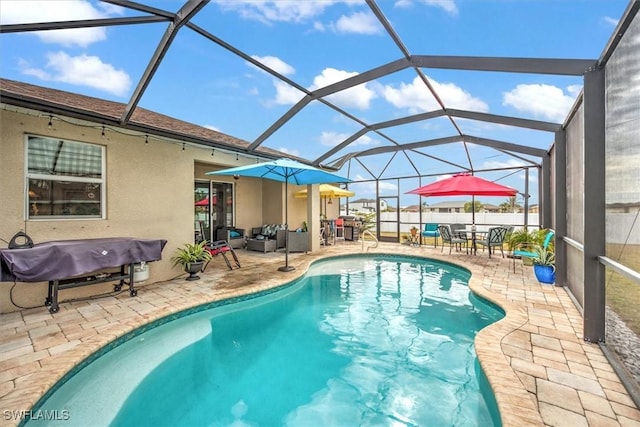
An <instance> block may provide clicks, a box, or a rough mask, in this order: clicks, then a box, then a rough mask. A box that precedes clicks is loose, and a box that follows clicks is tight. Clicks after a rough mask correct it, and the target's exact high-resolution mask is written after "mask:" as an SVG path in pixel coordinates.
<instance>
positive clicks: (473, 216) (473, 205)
mask: <svg viewBox="0 0 640 427" xmlns="http://www.w3.org/2000/svg"><path fill="white" fill-rule="evenodd" d="M471 225H476V196H471Z"/></svg>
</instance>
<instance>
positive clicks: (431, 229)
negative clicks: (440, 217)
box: [422, 223, 440, 248]
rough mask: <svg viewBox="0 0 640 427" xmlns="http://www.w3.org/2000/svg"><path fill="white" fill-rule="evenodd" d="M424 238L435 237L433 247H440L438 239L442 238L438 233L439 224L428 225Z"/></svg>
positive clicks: (425, 228)
mask: <svg viewBox="0 0 640 427" xmlns="http://www.w3.org/2000/svg"><path fill="white" fill-rule="evenodd" d="M422 236H423V237H433V247H434V248H435V247H437V246H438V237H440V232H439V231H438V224H432V223H427V224H425V225H424V231H423V232H422Z"/></svg>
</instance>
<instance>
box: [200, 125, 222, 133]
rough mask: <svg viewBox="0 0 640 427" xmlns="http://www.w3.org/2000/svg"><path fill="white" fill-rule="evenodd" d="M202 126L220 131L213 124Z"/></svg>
mask: <svg viewBox="0 0 640 427" xmlns="http://www.w3.org/2000/svg"><path fill="white" fill-rule="evenodd" d="M203 127H205V128H207V129H211V130H215V131H216V132H222V131H221V130H220V129H219V128H217V127H215V126H213V125H204V126H203Z"/></svg>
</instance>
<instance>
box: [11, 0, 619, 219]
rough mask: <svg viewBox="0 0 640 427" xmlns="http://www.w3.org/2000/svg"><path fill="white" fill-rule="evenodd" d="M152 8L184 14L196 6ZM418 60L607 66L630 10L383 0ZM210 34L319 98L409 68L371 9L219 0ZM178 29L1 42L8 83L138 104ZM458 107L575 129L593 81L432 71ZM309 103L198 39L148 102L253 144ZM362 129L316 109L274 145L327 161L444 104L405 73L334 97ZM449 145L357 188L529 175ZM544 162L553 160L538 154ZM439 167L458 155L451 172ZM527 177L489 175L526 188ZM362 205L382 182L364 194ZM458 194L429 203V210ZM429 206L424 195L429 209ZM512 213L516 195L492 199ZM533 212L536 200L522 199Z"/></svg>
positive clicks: (412, 135)
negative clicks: (144, 79) (337, 87)
mask: <svg viewBox="0 0 640 427" xmlns="http://www.w3.org/2000/svg"><path fill="white" fill-rule="evenodd" d="M139 3H144V4H148V5H151V6H153V7H156V8H159V9H163V10H167V11H170V12H176V11H177V10H179V9H180V7H182V5H183V3H184V2H182V1H174V0H156V1H150V0H141V1H140V2H139ZM377 5H378V7H379V9H380V10H381V11H382V13H383V14H384V15H385V16H386V17H387V19H388V20H389V22H390V23H391V25H392V26H393V28H394V30H395V32H396V33H397V35H398V36H399V38H400V39H401V40H402V43H403V45H404V47H405V48H406V49H407V51H408V52H409V53H410V54H411V55H447V56H450V55H451V56H483V57H527V58H568V59H593V60H596V59H598V58H599V57H600V55H601V54H602V52H603V49H604V48H605V46H606V44H607V42H608V41H609V39H610V37H611V35H612V33H613V32H614V29H615V27H616V25H617V23H618V20H619V19H620V17H621V16H622V15H623V13H624V11H625V9H626V7H627V5H628V1H626V0H395V1H394V0H378V2H377ZM125 16H145V14H144V13H143V12H137V11H132V10H128V9H124V8H121V7H118V6H115V5H111V4H109V3H102V2H97V1H88V0H72V1H62V0H45V1H36V0H0V24H2V25H6V24H15V23H27V22H47V21H57V20H60V21H67V20H80V19H97V18H114V17H125ZM192 22H194V23H195V24H196V25H198V26H199V27H201V28H203V29H204V30H206V31H207V32H209V33H210V34H213V35H214V36H216V37H217V38H219V39H221V40H223V41H224V42H225V43H228V44H229V45H231V46H233V47H234V48H236V49H240V50H242V51H244V52H245V53H246V54H248V55H250V56H251V57H252V58H253V59H254V60H257V61H259V62H261V63H263V64H265V65H267V66H268V67H270V68H271V69H272V70H274V71H276V72H277V73H279V74H280V75H282V76H284V77H286V78H288V79H290V80H291V81H293V82H295V83H296V84H297V85H299V86H300V87H304V88H306V89H307V90H316V89H320V88H322V87H325V86H327V85H330V84H333V83H336V82H339V81H341V80H344V79H346V78H349V77H351V76H354V75H357V74H359V73H363V72H365V71H367V70H369V69H372V68H375V67H380V66H383V65H385V64H387V63H390V62H392V61H396V60H398V59H401V58H402V57H403V54H402V52H401V50H400V49H399V48H398V47H397V46H396V45H395V44H394V43H393V42H392V40H391V38H390V37H389V36H388V34H387V33H386V32H385V31H384V29H383V27H382V26H381V24H380V23H379V21H378V20H377V19H376V18H375V16H374V15H373V13H372V11H371V9H370V8H369V7H368V6H367V5H366V3H364V1H330V0H324V1H311V0H309V1H284V0H281V1H259V0H252V1H211V2H210V3H209V4H207V5H206V6H205V7H204V8H203V10H202V11H200V12H199V13H198V14H197V15H196V16H195V17H194V19H193V21H192ZM166 28H167V24H166V23H153V24H140V25H122V26H112V27H96V28H84V29H74V30H57V31H46V32H32V33H21V34H1V35H0V55H1V56H0V58H1V61H0V75H1V76H2V77H3V78H7V79H12V80H18V81H23V82H27V83H31V84H36V85H41V86H46V87H52V88H55V89H60V90H65V91H69V92H74V93H80V94H84V95H88V96H93V97H98V98H103V99H108V100H112V101H116V102H122V103H125V104H126V103H128V102H129V100H130V98H131V96H132V93H133V91H134V89H135V88H136V86H137V84H138V81H139V79H140V78H141V76H142V74H143V73H144V70H145V68H146V66H147V63H148V61H149V59H150V58H151V56H152V55H153V52H154V50H155V49H156V46H157V44H158V42H159V40H160V39H161V37H162V35H163V33H164V31H165V30H166ZM421 71H422V72H423V73H424V75H425V76H426V77H427V79H428V81H429V83H430V85H431V86H432V87H433V88H434V89H435V91H436V93H437V94H438V96H439V97H440V99H441V100H442V102H443V103H444V105H445V107H447V108H455V109H460V110H471V111H480V112H487V113H492V114H498V115H506V116H514V117H522V118H527V119H535V120H542V121H549V122H553V123H562V122H563V121H564V119H565V117H566V116H567V114H568V113H569V111H570V110H571V108H572V106H573V105H574V102H575V100H576V96H577V95H578V94H579V93H580V91H581V90H582V84H583V82H582V78H581V77H567V76H554V75H529V74H517V73H493V72H477V71H475V72H469V71H457V70H444V69H435V68H430V69H421ZM302 96H303V93H302V92H301V91H299V90H298V89H296V88H295V87H292V86H290V85H288V84H287V83H284V82H282V81H280V80H278V79H276V78H274V77H273V76H272V75H270V74H268V73H266V72H264V71H262V70H260V69H259V68H257V67H255V66H254V65H253V64H251V63H250V62H248V61H246V60H245V59H243V58H241V57H238V56H236V55H234V54H232V53H230V52H229V51H228V50H227V49H224V48H222V47H220V46H219V45H217V44H214V43H212V42H211V41H209V40H207V39H205V38H204V37H202V36H201V35H199V34H197V33H196V32H194V31H192V30H191V29H189V28H186V27H183V28H181V29H180V31H178V33H177V35H176V37H175V39H174V41H173V42H172V45H171V47H170V48H169V50H168V51H167V53H166V55H165V57H164V58H163V61H162V62H161V64H160V66H159V68H158V70H157V71H156V73H155V75H154V77H153V79H152V81H151V83H150V84H149V86H148V88H147V89H146V91H145V92H144V94H143V96H142V98H141V100H140V103H139V106H141V107H143V108H146V109H149V110H152V111H156V112H158V113H162V114H166V115H169V116H172V117H175V118H178V119H181V120H185V121H188V122H191V123H195V124H198V125H201V126H205V127H208V128H211V129H215V130H218V131H220V132H223V133H226V134H229V135H232V136H234V137H237V138H240V139H243V140H246V141H248V142H253V141H254V140H256V139H257V138H258V137H260V136H261V135H262V134H263V133H264V132H265V131H267V129H269V127H270V126H271V125H272V124H273V123H274V122H275V121H276V120H278V119H279V118H280V117H282V116H283V115H284V114H285V113H286V112H287V111H288V110H289V109H290V108H292V107H293V106H294V105H295V103H296V102H298V101H299V100H300V99H301V98H302ZM327 101H329V102H331V103H332V104H333V105H335V106H337V107H338V108H339V109H341V110H342V111H344V112H346V113H348V114H349V115H351V116H352V117H355V118H357V119H358V120H360V121H361V122H358V121H356V120H353V119H352V118H349V117H345V116H344V115H341V114H339V113H337V112H336V110H334V109H332V108H329V107H327V106H326V105H324V104H322V103H320V102H317V101H314V102H312V103H310V104H309V105H307V106H306V107H305V108H303V109H302V110H301V111H300V112H299V113H297V114H296V115H295V116H293V118H292V119H291V120H289V121H288V122H287V123H285V124H284V125H283V126H282V127H280V128H279V129H278V130H277V131H276V132H274V133H273V134H272V135H270V136H269V137H268V138H267V139H266V140H265V141H264V142H263V146H265V147H269V148H273V149H276V150H280V151H282V152H284V153H290V154H293V155H296V156H300V157H303V158H306V159H310V160H314V159H316V158H318V157H320V156H321V155H322V154H323V153H325V152H326V151H327V150H329V149H331V148H332V147H335V146H336V145H337V144H339V143H340V142H342V141H344V140H345V139H346V138H348V137H349V136H351V135H353V134H354V133H356V132H358V131H360V130H361V129H362V126H363V125H362V122H364V123H367V124H375V123H379V122H385V121H388V120H393V119H397V118H401V117H404V116H407V115H413V114H418V113H423V112H428V111H432V110H435V109H438V103H437V101H436V100H435V99H434V97H433V96H432V95H431V94H430V93H429V90H428V89H427V87H426V85H425V84H424V82H423V81H422V80H421V78H420V77H419V75H418V73H417V72H416V71H415V70H414V69H412V68H408V69H404V70H400V71H398V72H395V73H392V74H389V75H387V76H384V77H382V78H379V79H376V80H373V81H369V82H367V83H365V84H362V85H359V86H356V87H353V88H351V89H348V90H346V91H344V92H339V93H336V94H334V95H330V96H328V97H327ZM456 124H457V126H459V128H460V129H461V131H462V132H463V133H464V134H466V135H472V136H478V137H482V138H489V139H495V140H498V141H507V142H511V143H516V144H520V145H527V146H534V147H536V148H543V149H547V148H549V147H550V146H551V144H552V142H553V135H551V134H549V133H545V132H540V131H532V130H524V129H518V128H513V127H509V126H500V125H495V124H489V123H483V122H479V121H473V120H466V119H456ZM456 134H457V131H456V130H455V128H454V126H453V125H452V123H451V122H450V121H449V120H447V119H445V118H436V119H431V120H426V121H420V122H416V123H412V124H408V125H403V126H396V127H392V128H385V129H383V130H382V135H381V134H377V133H375V132H367V133H365V134H364V135H363V136H362V137H361V138H359V139H358V140H356V141H354V142H353V143H352V144H351V145H349V146H348V147H346V148H345V149H343V150H341V151H339V152H338V153H336V155H334V156H332V157H330V158H329V159H327V160H326V161H325V163H331V162H332V160H336V159H337V158H339V157H340V156H343V155H345V154H348V153H352V152H357V151H361V150H367V149H370V148H374V147H384V146H387V145H392V144H393V142H390V140H392V141H395V142H398V143H410V142H418V141H424V140H431V139H436V138H441V137H447V136H452V135H456ZM466 148H467V150H468V153H467V151H466V150H465V147H464V146H463V144H462V143H454V144H447V145H438V146H434V147H430V148H428V149H420V150H418V152H413V153H407V154H406V155H405V154H403V153H398V154H397V155H395V156H393V155H392V154H386V155H378V156H368V157H363V158H361V162H362V163H360V162H356V161H352V162H350V163H348V164H347V165H345V167H344V168H343V169H341V170H340V171H339V173H340V174H342V175H344V176H348V177H349V178H350V179H352V180H354V181H358V180H371V179H373V176H382V177H383V178H398V177H406V176H413V175H415V170H414V169H413V167H414V166H415V168H417V169H418V170H419V172H420V174H422V175H425V177H424V178H422V180H421V181H419V180H418V179H415V178H414V179H402V180H400V181H398V180H397V179H391V180H385V181H381V182H380V188H381V194H382V195H398V194H399V195H400V205H402V206H406V205H410V204H417V203H418V202H419V199H418V197H417V196H409V195H406V194H405V193H406V192H408V191H410V190H412V189H414V188H416V187H418V186H420V185H424V184H428V183H430V182H433V181H435V180H437V179H442V178H444V177H447V176H450V175H451V174H453V173H456V172H460V171H462V170H463V168H465V167H469V160H468V158H467V155H468V156H469V158H471V162H472V166H473V168H474V169H477V170H486V169H495V168H502V167H517V166H520V165H522V164H523V163H524V160H523V159H522V158H516V157H513V156H510V155H507V154H505V153H503V152H499V151H496V150H493V149H490V148H486V147H482V146H480V145H474V144H468V145H467V147H466ZM523 157H525V158H527V159H528V160H532V161H534V162H539V159H535V158H528V157H527V156H523ZM438 159H446V160H447V161H442V160H438ZM524 175H525V174H524V172H522V170H503V171H499V172H485V173H482V174H479V176H482V177H483V178H486V179H489V180H492V181H493V180H497V182H499V183H501V184H504V185H509V186H512V187H515V188H517V189H518V191H519V192H521V193H524V192H525V189H524ZM529 179H530V183H529V194H530V195H531V197H530V198H529V203H538V200H537V193H538V188H537V186H538V176H537V172H536V170H535V169H532V170H531V173H530V174H529ZM351 189H352V190H353V191H355V192H356V197H355V198H361V197H365V198H369V197H373V196H374V195H375V184H374V183H373V182H367V183H363V184H352V186H351ZM443 200H444V199H438V198H429V200H428V201H427V202H428V203H437V202H439V201H443ZM423 201H424V200H423ZM481 201H483V202H485V203H492V204H496V205H498V204H500V203H501V202H504V201H505V200H504V198H483V199H482V200H481ZM520 202H522V200H520Z"/></svg>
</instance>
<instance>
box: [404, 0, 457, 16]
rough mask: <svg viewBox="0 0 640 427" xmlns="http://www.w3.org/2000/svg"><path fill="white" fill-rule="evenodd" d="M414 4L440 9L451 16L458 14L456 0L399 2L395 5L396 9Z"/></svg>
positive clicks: (405, 0)
mask: <svg viewBox="0 0 640 427" xmlns="http://www.w3.org/2000/svg"><path fill="white" fill-rule="evenodd" d="M414 3H422V4H424V5H427V6H433V7H439V8H440V9H442V10H444V11H445V12H447V13H448V14H450V15H457V14H458V6H457V5H456V2H455V0H415V2H414V1H412V0H398V1H396V2H395V3H394V6H395V7H405V8H406V7H410V6H412V5H413V4H414Z"/></svg>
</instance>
